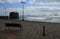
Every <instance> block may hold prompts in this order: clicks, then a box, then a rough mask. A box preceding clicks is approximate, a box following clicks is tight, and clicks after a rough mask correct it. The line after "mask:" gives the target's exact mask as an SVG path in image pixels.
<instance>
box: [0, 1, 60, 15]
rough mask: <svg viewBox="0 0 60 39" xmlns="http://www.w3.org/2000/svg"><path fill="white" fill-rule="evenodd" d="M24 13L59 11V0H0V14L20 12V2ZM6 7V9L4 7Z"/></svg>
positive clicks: (37, 13) (34, 13) (36, 13)
mask: <svg viewBox="0 0 60 39" xmlns="http://www.w3.org/2000/svg"><path fill="white" fill-rule="evenodd" d="M22 1H23V2H25V4H24V12H25V14H26V15H41V13H42V14H45V15H46V14H47V13H48V14H47V15H50V14H51V15H52V14H53V13H58V14H59V13H60V0H0V15H5V11H6V15H8V14H9V13H10V12H11V11H17V12H19V14H22V3H21V2H22ZM5 8H6V9H5Z"/></svg>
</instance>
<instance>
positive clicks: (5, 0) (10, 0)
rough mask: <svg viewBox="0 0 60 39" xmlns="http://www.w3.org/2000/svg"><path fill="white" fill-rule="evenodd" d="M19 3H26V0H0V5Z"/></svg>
mask: <svg viewBox="0 0 60 39" xmlns="http://www.w3.org/2000/svg"><path fill="white" fill-rule="evenodd" d="M21 1H23V2H24V1H26V0H0V3H19V2H21Z"/></svg>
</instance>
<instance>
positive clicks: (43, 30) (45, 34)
mask: <svg viewBox="0 0 60 39" xmlns="http://www.w3.org/2000/svg"><path fill="white" fill-rule="evenodd" d="M45 35H46V34H45V26H43V36H45Z"/></svg>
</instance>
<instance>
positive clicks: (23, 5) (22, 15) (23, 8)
mask: <svg viewBox="0 0 60 39" xmlns="http://www.w3.org/2000/svg"><path fill="white" fill-rule="evenodd" d="M21 3H22V4H23V15H22V21H24V4H25V2H21Z"/></svg>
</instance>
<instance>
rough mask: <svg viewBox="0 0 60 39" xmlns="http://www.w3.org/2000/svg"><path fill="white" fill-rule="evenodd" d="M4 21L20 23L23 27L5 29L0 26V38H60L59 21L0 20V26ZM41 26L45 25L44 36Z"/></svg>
mask: <svg viewBox="0 0 60 39" xmlns="http://www.w3.org/2000/svg"><path fill="white" fill-rule="evenodd" d="M4 23H20V24H21V25H22V27H23V29H22V30H21V31H20V30H15V31H11V30H9V31H6V30H4V29H2V27H1V29H2V30H3V31H0V39H60V23H49V22H32V21H31V22H29V21H23V22H22V21H17V20H16V21H15V20H0V25H1V26H4ZM2 24H3V25H2ZM43 26H45V27H46V28H45V32H46V36H42V32H43V31H42V30H43Z"/></svg>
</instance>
